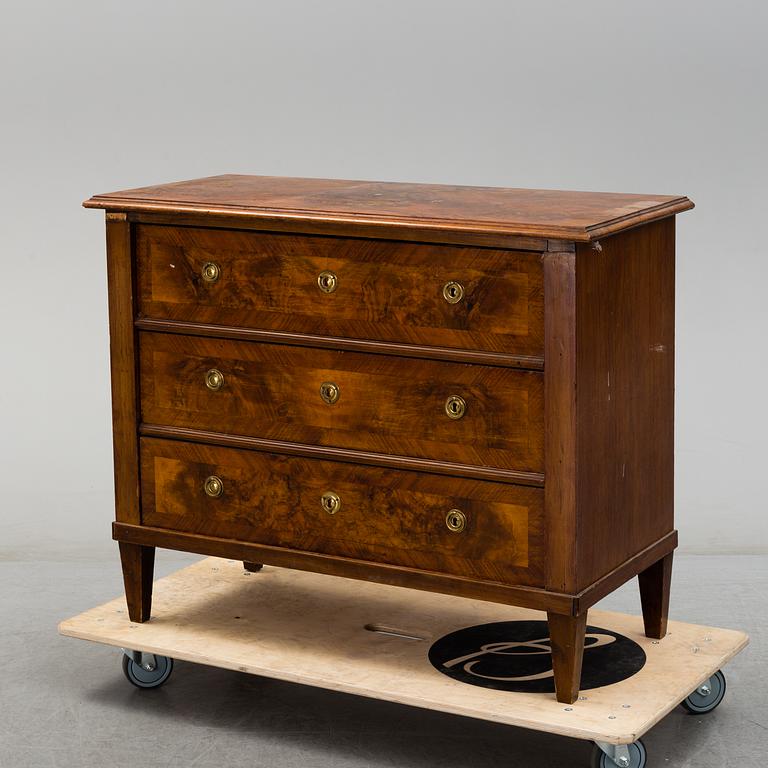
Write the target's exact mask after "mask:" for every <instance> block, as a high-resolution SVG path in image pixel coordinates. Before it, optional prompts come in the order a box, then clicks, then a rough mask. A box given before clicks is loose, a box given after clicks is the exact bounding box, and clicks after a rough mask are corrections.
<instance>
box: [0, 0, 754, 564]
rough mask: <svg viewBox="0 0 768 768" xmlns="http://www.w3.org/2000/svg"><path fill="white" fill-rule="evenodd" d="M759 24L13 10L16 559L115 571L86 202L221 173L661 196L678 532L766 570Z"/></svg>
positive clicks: (308, 10) (7, 187)
mask: <svg viewBox="0 0 768 768" xmlns="http://www.w3.org/2000/svg"><path fill="white" fill-rule="evenodd" d="M767 8H768V5H766V3H764V2H762V0H754V1H752V2H740V1H739V0H727V1H726V0H723V1H722V2H706V3H702V2H700V0H697V1H696V2H694V1H693V0H685V1H680V2H672V3H670V2H668V1H662V0H651V1H650V2H649V1H648V0H646V1H645V2H642V3H637V2H633V3H629V2H620V1H617V0H605V2H597V1H595V0H586V1H585V0H582V2H573V1H572V0H569V1H568V2H545V1H542V0H527V1H526V2H510V1H509V0H505V1H504V2H482V1H481V0H472V1H471V2H470V1H469V0H468V1H467V2H464V3H457V2H446V0H441V1H440V2H433V1H429V2H419V0H408V1H402V0H385V1H381V0H377V1H375V2H370V1H368V2H366V1H365V0H354V1H352V0H350V1H348V2H339V1H338V0H324V1H323V2H309V1H305V2H285V1H283V0H281V1H280V2H271V3H261V2H257V0H247V1H245V2H228V1H227V0H220V1H219V2H215V3H212V2H210V0H205V2H198V1H197V0H195V1H194V2H189V1H188V2H184V3H181V2H179V3H171V2H163V1H162V0H131V2H110V1H108V0H94V1H93V2H71V3H61V2H52V1H48V2H31V1H30V0H26V1H25V2H10V1H9V0H4V2H3V3H2V7H1V8H0V212H1V213H0V216H1V217H2V219H1V220H2V230H1V231H0V259H1V260H2V261H1V265H2V269H1V270H0V276H1V277H2V298H1V299H0V323H2V329H3V330H2V336H0V352H1V353H2V354H1V355H0V360H1V361H2V363H1V365H2V368H1V370H0V429H1V430H2V431H1V433H0V452H1V455H0V490H1V492H0V559H9V560H14V559H29V558H49V559H74V558H99V557H104V558H107V557H112V556H114V545H113V544H112V543H111V542H110V540H109V535H110V534H109V522H110V520H111V518H112V476H111V472H112V470H111V443H110V410H109V409H110V406H109V381H108V337H107V315H106V310H107V302H106V285H105V264H104V235H103V216H102V215H101V214H100V213H97V212H94V211H85V210H82V209H81V208H80V207H79V206H80V203H81V201H82V200H83V199H84V198H86V197H87V196H90V195H91V194H92V193H96V192H106V191H112V190H114V189H121V188H125V187H131V186H139V185H145V184H151V183H157V182H166V181H173V180H178V179H184V178H193V177H198V176H205V175H211V174H218V173H226V172H242V173H263V174H275V175H293V176H302V175H304V176H329V177H340V178H363V179H382V180H397V181H424V182H437V183H440V182H445V183H464V184H479V185H500V186H521V187H549V188H565V189H586V190H606V191H626V192H649V193H681V194H687V195H689V196H690V197H691V198H692V199H693V200H694V201H695V202H696V204H697V207H696V209H695V210H694V211H692V212H689V213H686V214H683V215H681V216H680V217H679V218H678V254H679V257H678V284H677V299H678V303H677V459H676V461H677V493H676V502H677V519H678V527H679V528H680V530H681V543H682V548H683V549H684V550H686V551H689V552H701V553H720V552H741V553H757V552H766V551H768V540H767V536H766V532H765V528H766V523H765V520H766V507H767V506H768V504H767V503H766V493H765V478H766V474H768V467H766V464H767V463H768V462H767V459H768V449H766V444H765V439H766V435H767V434H768V424H767V423H766V410H767V409H766V396H765V391H766V373H767V372H768V367H767V365H768V364H767V363H766V331H768V310H767V309H766V307H767V305H768V301H766V298H765V296H766V283H767V282H768V268H767V267H766V264H767V263H768V252H767V251H768V247H767V246H766V242H768V241H766V237H765V222H766V214H767V212H768V194H767V193H766V186H765V176H766V170H768V152H767V150H766V146H767V142H766V138H767V137H768V98H766V95H767V94H768V76H767V67H766V59H765V33H766V29H768V11H767Z"/></svg>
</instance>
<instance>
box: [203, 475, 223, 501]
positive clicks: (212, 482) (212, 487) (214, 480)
mask: <svg viewBox="0 0 768 768" xmlns="http://www.w3.org/2000/svg"><path fill="white" fill-rule="evenodd" d="M203 488H205V492H206V493H207V494H208V495H209V496H210V497H211V498H212V499H217V498H218V497H219V496H221V494H222V493H224V483H222V482H221V478H220V477H216V475H211V476H210V477H206V478H205V482H204V483H203Z"/></svg>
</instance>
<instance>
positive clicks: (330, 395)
mask: <svg viewBox="0 0 768 768" xmlns="http://www.w3.org/2000/svg"><path fill="white" fill-rule="evenodd" d="M340 394H341V392H340V391H339V388H338V387H337V386H336V385H335V384H334V383H333V382H332V381H324V382H323V383H322V384H321V385H320V397H322V398H323V401H324V402H326V403H328V405H333V404H334V403H335V402H336V401H337V400H338V399H339V395H340Z"/></svg>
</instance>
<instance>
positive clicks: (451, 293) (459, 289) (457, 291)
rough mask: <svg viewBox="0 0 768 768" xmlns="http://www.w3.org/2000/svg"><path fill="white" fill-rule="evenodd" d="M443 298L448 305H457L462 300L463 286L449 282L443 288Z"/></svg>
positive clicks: (453, 281)
mask: <svg viewBox="0 0 768 768" xmlns="http://www.w3.org/2000/svg"><path fill="white" fill-rule="evenodd" d="M443 298H444V299H445V300H446V301H447V302H448V303H449V304H458V303H459V302H460V301H461V300H462V299H463V298H464V286H463V285H462V284H461V283H458V282H456V280H451V281H450V282H448V283H446V284H445V285H444V286H443Z"/></svg>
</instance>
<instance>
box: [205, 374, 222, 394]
mask: <svg viewBox="0 0 768 768" xmlns="http://www.w3.org/2000/svg"><path fill="white" fill-rule="evenodd" d="M205 386H206V387H208V389H212V390H213V391H214V392H216V391H217V390H219V389H221V388H222V387H223V386H224V374H223V373H222V372H221V371H219V370H217V369H216V368H211V370H210V371H208V373H206V374H205Z"/></svg>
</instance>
